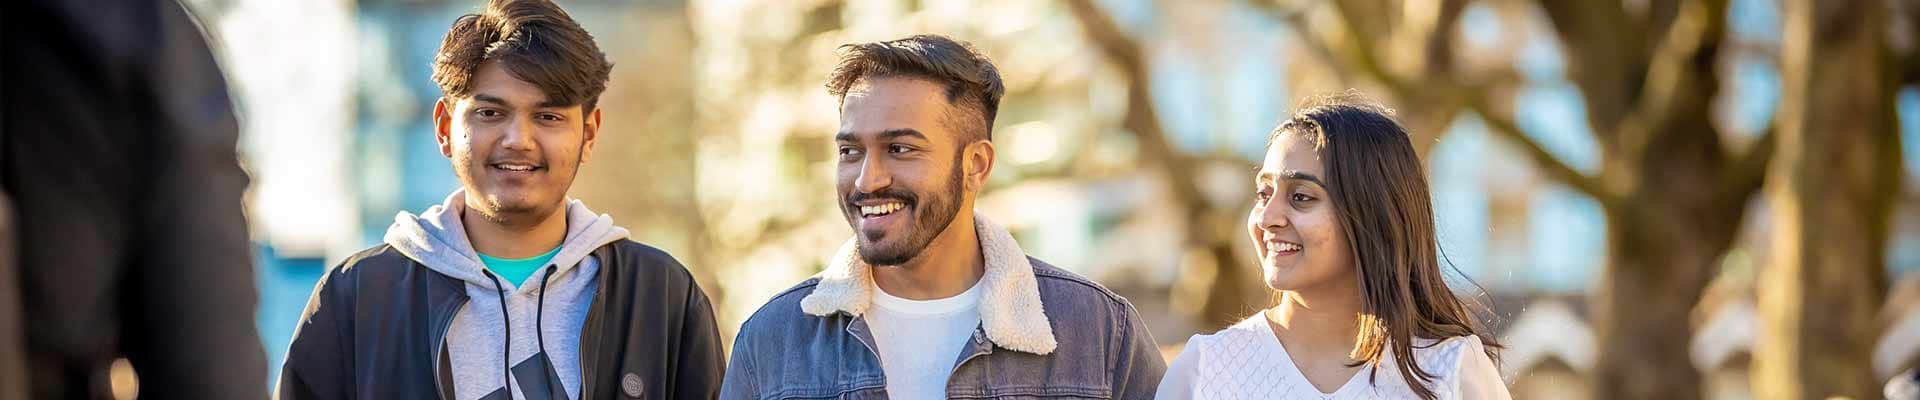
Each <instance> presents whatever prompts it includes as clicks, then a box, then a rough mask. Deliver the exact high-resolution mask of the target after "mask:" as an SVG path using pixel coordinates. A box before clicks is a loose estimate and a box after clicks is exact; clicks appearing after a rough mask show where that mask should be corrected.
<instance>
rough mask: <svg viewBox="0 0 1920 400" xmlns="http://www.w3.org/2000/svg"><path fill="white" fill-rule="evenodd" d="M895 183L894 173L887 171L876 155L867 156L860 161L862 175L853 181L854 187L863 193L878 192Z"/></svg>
mask: <svg viewBox="0 0 1920 400" xmlns="http://www.w3.org/2000/svg"><path fill="white" fill-rule="evenodd" d="M890 185H893V173H891V172H889V171H887V168H886V165H883V163H882V162H880V161H879V160H878V159H877V158H876V157H866V158H865V159H863V160H861V161H860V177H859V178H855V179H854V181H853V189H854V190H857V191H859V192H861V193H873V192H878V191H880V189H885V188H887V186H890Z"/></svg>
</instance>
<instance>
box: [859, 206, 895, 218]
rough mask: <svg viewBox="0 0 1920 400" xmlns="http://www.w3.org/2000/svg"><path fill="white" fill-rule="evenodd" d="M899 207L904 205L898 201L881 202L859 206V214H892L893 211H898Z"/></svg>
mask: <svg viewBox="0 0 1920 400" xmlns="http://www.w3.org/2000/svg"><path fill="white" fill-rule="evenodd" d="M901 207H905V206H904V205H902V204H900V203H887V204H881V205H877V206H860V215H865V216H869V217H873V216H881V215H887V214H892V213H893V212H894V211H899V210H900V208H901Z"/></svg>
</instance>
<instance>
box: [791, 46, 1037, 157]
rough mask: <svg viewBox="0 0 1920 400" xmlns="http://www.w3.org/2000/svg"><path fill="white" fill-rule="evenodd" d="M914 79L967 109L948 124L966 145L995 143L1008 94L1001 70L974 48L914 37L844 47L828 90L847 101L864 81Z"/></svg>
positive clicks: (961, 109)
mask: <svg viewBox="0 0 1920 400" xmlns="http://www.w3.org/2000/svg"><path fill="white" fill-rule="evenodd" d="M878 77H909V78H918V79H925V80H928V81H932V82H934V83H936V84H939V85H941V86H943V87H945V88H946V98H947V104H948V105H951V106H953V107H954V109H955V110H959V111H961V112H960V113H957V114H949V115H947V118H946V120H947V122H948V123H950V124H951V125H950V126H951V127H952V128H954V129H955V130H956V131H959V132H961V133H962V136H961V139H962V141H961V143H969V142H972V141H973V140H993V118H994V116H995V115H996V114H998V113H999V111H1000V96H1002V95H1005V94H1006V92H1007V89H1006V86H1005V85H1004V84H1002V83H1001V82H1000V70H999V69H998V68H995V67H994V66H993V61H992V60H988V59H987V56H986V55H985V54H981V53H980V51H979V50H975V49H974V48H973V46H972V45H969V44H967V43H964V42H959V41H955V40H953V39H950V38H947V37H945V36H940V35H914V36H909V37H907V38H904V39H897V40H889V41H884V42H872V43H854V44H847V45H841V46H840V64H839V65H838V66H836V67H834V68H833V73H831V74H829V75H827V92H828V93H832V94H833V95H834V96H835V97H839V98H840V100H842V101H845V100H846V96H847V91H848V90H850V89H852V88H853V86H854V84H855V83H858V82H859V81H860V80H861V79H863V78H878Z"/></svg>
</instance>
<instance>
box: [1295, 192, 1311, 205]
mask: <svg viewBox="0 0 1920 400" xmlns="http://www.w3.org/2000/svg"><path fill="white" fill-rule="evenodd" d="M1290 197H1291V198H1292V200H1293V202H1295V203H1305V202H1309V201H1313V200H1314V198H1313V196H1308V195H1307V194H1306V193H1294V194H1293V196H1290Z"/></svg>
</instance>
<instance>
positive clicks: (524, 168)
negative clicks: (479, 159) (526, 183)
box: [487, 162, 547, 172]
mask: <svg viewBox="0 0 1920 400" xmlns="http://www.w3.org/2000/svg"><path fill="white" fill-rule="evenodd" d="M487 166H488V167H490V168H493V169H496V170H501V171H506V172H533V171H539V170H543V169H547V167H543V166H539V165H535V164H529V163H519V162H500V163H492V164H487Z"/></svg>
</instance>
